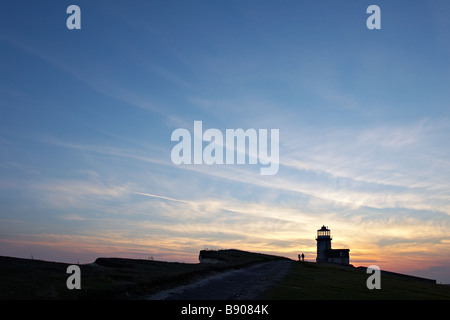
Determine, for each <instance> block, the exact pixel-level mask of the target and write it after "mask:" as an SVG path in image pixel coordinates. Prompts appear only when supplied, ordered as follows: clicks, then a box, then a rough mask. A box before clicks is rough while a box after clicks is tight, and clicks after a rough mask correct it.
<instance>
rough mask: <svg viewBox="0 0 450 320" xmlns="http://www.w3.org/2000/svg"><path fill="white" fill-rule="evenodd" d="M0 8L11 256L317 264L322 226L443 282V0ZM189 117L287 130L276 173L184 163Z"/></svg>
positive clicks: (449, 171) (1, 126) (448, 131)
mask: <svg viewBox="0 0 450 320" xmlns="http://www.w3.org/2000/svg"><path fill="white" fill-rule="evenodd" d="M72 4H75V5H78V6H79V8H80V20H79V22H80V26H81V29H69V28H68V27H67V23H66V22H67V20H68V19H71V14H72V13H71V12H70V13H67V12H66V10H67V8H68V7H69V6H70V5H72ZM372 4H376V5H378V6H379V8H380V11H381V13H380V21H381V29H369V28H368V27H367V25H366V21H367V19H368V18H369V17H370V16H371V14H368V13H366V10H367V8H368V6H370V5H372ZM0 6H1V9H0V15H1V16H0V23H1V26H0V41H1V42H0V255H6V256H14V257H23V258H31V257H32V258H34V259H42V260H51V261H61V262H69V263H76V262H78V263H90V262H93V261H94V260H95V259H96V258H97V257H127V258H139V259H148V258H153V259H155V260H164V261H180V262H190V263H197V262H198V253H199V251H200V250H202V249H229V248H235V249H241V250H248V251H254V252H262V253H270V254H276V255H281V256H286V257H289V258H292V259H296V258H297V255H298V254H300V253H304V254H305V260H307V261H315V257H316V241H315V236H316V232H317V229H319V228H320V227H321V226H322V225H325V226H328V227H329V229H330V230H331V234H332V236H333V240H332V246H333V248H349V249H350V263H352V264H353V265H355V266H368V265H371V264H376V265H378V266H380V268H381V269H382V270H383V269H384V270H389V271H395V272H404V273H408V274H412V275H417V276H423V277H427V278H432V279H436V280H437V281H438V282H442V283H450V191H449V190H450V179H449V178H450V147H449V146H450V118H449V117H450V103H449V101H450V90H449V89H450V88H449V85H450V59H449V56H450V34H449V33H450V20H449V16H450V2H448V1H445V0H435V1H427V0H423V1H414V2H412V1H400V0H396V1H384V0H371V1H364V0H346V1H343V0H341V1H325V0H320V1H287V0H285V1H266V0H261V1H250V0H244V1H233V0H228V1H225V0H214V1H200V0H198V1H197V0H195V1H194V0H189V1H155V0H152V1H121V0H119V1H100V0H99V1H83V0H74V1H22V0H18V1H12V0H11V1H10V0H3V1H1V4H0ZM71 21H72V20H71ZM194 121H201V122H202V126H203V132H204V131H205V130H207V129H210V128H211V129H217V130H216V131H220V132H221V133H223V135H224V136H225V132H226V130H227V129H238V128H241V129H243V130H247V129H255V130H256V132H260V131H259V130H260V129H266V130H268V132H270V131H271V130H279V144H278V146H279V159H278V161H277V165H278V166H279V169H278V171H277V172H276V174H272V175H262V174H261V173H260V168H261V167H262V165H261V163H257V164H251V163H249V161H247V162H246V163H244V164H226V163H224V164H217V163H216V164H205V163H203V164H193V163H192V164H185V163H182V164H176V163H174V162H173V161H172V158H171V153H172V149H173V148H174V147H175V146H176V145H177V143H178V142H177V141H172V139H171V136H172V133H173V132H174V131H175V130H176V129H179V128H181V129H186V130H188V131H189V132H190V133H192V135H194ZM259 137H260V138H261V135H260V136H259ZM260 140H262V139H260ZM208 144H209V142H206V141H205V142H203V144H202V145H201V146H202V147H205V146H207V145H208ZM218 145H219V146H220V143H219V144H218ZM227 150H228V149H227ZM232 151H233V150H232Z"/></svg>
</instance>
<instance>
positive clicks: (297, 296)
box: [261, 262, 450, 300]
mask: <svg viewBox="0 0 450 320" xmlns="http://www.w3.org/2000/svg"><path fill="white" fill-rule="evenodd" d="M369 276H370V274H367V273H366V272H365V269H362V268H361V269H356V268H352V267H341V266H335V265H328V264H316V263H310V262H294V263H293V264H292V268H291V270H290V272H289V273H288V274H287V275H286V277H285V278H283V280H282V281H281V282H280V283H279V284H278V285H276V286H275V287H273V288H272V289H271V290H270V291H269V292H267V293H266V294H265V295H264V296H263V297H261V298H262V299H268V300H303V299H312V300H326V299H328V300H347V299H350V300H374V299H377V300H379V299H382V300H410V299H413V300H437V299H450V286H447V285H439V284H433V283H427V282H424V281H419V280H415V279H407V278H404V277H402V276H401V275H398V276H396V275H395V274H386V273H383V272H382V273H381V289H380V290H376V289H373V290H369V289H368V288H367V286H366V281H367V278H368V277H369Z"/></svg>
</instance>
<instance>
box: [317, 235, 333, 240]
mask: <svg viewBox="0 0 450 320" xmlns="http://www.w3.org/2000/svg"><path fill="white" fill-rule="evenodd" d="M317 239H330V240H333V237H332V236H320V235H319V236H316V240H317Z"/></svg>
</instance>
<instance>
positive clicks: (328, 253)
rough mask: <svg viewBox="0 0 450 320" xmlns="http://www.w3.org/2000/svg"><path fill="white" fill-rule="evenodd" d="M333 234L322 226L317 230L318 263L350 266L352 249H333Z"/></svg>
mask: <svg viewBox="0 0 450 320" xmlns="http://www.w3.org/2000/svg"><path fill="white" fill-rule="evenodd" d="M331 239H332V237H331V234H330V229H328V227H325V226H322V228H320V229H319V230H317V236H316V241H317V257H316V262H328V263H337V264H344V265H348V264H349V263H350V254H349V252H350V249H331Z"/></svg>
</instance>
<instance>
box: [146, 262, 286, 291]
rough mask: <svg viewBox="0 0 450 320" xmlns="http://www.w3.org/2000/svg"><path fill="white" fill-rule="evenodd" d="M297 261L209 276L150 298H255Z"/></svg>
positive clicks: (258, 265)
mask: <svg viewBox="0 0 450 320" xmlns="http://www.w3.org/2000/svg"><path fill="white" fill-rule="evenodd" d="M292 262H293V261H291V260H280V261H273V262H266V263H261V264H257V265H254V266H251V267H248V268H243V269H239V270H232V271H225V272H222V273H219V274H216V275H211V276H207V277H206V278H205V279H202V280H200V281H197V282H195V283H192V284H189V285H184V286H180V287H176V288H173V289H169V290H165V291H161V292H159V293H157V294H154V295H152V296H150V297H148V299H149V300H251V299H256V298H257V297H258V295H260V294H261V293H263V292H264V291H265V290H267V289H268V288H269V287H270V286H271V285H272V284H275V283H276V282H277V281H279V280H280V279H281V278H282V277H283V276H284V275H285V274H286V273H287V271H288V270H289V269H290V267H291V264H292Z"/></svg>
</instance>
